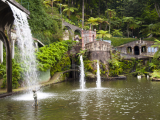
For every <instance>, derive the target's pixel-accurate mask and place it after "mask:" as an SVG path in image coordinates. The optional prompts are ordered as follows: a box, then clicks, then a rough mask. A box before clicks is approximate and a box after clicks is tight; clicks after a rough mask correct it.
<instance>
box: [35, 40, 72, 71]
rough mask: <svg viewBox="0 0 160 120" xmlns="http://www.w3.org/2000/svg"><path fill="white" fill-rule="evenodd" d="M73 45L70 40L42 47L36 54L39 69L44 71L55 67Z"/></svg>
mask: <svg viewBox="0 0 160 120" xmlns="http://www.w3.org/2000/svg"><path fill="white" fill-rule="evenodd" d="M72 45H73V43H72V41H71V40H67V41H62V42H55V43H52V44H50V45H49V46H47V45H46V46H44V47H41V48H40V49H39V51H38V52H37V54H36V55H37V59H38V62H39V66H38V67H39V69H40V70H41V71H46V70H47V69H49V68H52V67H53V66H55V65H56V64H57V63H58V62H59V61H60V60H61V59H62V58H63V56H64V55H65V53H66V52H67V51H68V50H69V49H70V48H71V46H72Z"/></svg>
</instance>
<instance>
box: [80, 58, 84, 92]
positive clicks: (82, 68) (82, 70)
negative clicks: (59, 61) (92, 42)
mask: <svg viewBox="0 0 160 120" xmlns="http://www.w3.org/2000/svg"><path fill="white" fill-rule="evenodd" d="M80 61H81V65H80V89H82V90H84V89H85V74H84V63H83V57H82V55H81V56H80Z"/></svg>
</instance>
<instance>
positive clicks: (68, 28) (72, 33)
mask: <svg viewBox="0 0 160 120" xmlns="http://www.w3.org/2000/svg"><path fill="white" fill-rule="evenodd" d="M63 30H68V32H69V39H72V40H74V30H73V29H72V28H71V27H70V26H64V28H63Z"/></svg>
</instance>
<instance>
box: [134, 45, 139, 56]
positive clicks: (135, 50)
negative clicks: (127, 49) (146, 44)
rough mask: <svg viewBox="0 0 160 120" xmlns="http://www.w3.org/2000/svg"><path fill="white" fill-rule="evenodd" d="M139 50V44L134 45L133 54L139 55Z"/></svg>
mask: <svg viewBox="0 0 160 120" xmlns="http://www.w3.org/2000/svg"><path fill="white" fill-rule="evenodd" d="M139 53H140V51H139V46H135V47H134V54H135V55H139Z"/></svg>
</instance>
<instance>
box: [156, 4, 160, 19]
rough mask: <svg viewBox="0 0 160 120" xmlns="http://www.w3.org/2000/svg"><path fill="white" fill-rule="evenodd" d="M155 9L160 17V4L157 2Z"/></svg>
mask: <svg viewBox="0 0 160 120" xmlns="http://www.w3.org/2000/svg"><path fill="white" fill-rule="evenodd" d="M155 9H156V11H157V14H158V16H159V17H160V8H159V5H158V4H157V3H155Z"/></svg>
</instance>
